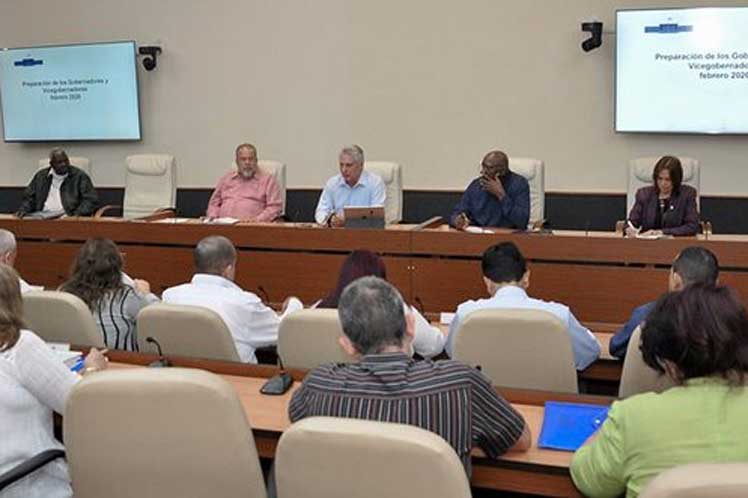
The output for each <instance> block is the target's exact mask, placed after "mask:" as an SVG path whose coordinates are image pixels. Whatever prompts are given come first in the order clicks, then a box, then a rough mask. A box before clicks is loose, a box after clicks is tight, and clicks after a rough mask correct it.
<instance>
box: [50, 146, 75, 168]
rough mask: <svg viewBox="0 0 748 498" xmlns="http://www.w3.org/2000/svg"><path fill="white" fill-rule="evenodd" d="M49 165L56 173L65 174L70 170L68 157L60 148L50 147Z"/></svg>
mask: <svg viewBox="0 0 748 498" xmlns="http://www.w3.org/2000/svg"><path fill="white" fill-rule="evenodd" d="M49 165H50V166H52V169H53V170H54V171H55V173H57V174H58V175H65V174H67V172H68V171H69V170H70V159H68V155H67V154H66V153H65V151H64V150H62V149H59V148H58V149H52V152H50V153H49Z"/></svg>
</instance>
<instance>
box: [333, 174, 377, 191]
mask: <svg viewBox="0 0 748 498" xmlns="http://www.w3.org/2000/svg"><path fill="white" fill-rule="evenodd" d="M369 174H370V173H369V172H368V171H362V172H361V176H359V177H358V181H357V182H356V184H355V185H354V186H353V187H351V186H350V185H348V184H347V183H346V182H345V180H344V179H343V175H341V174H340V173H338V183H337V186H338V187H347V188H349V189H351V190H353V189H354V188H359V187H368V186H369Z"/></svg>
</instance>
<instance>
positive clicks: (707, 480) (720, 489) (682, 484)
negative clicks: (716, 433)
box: [639, 463, 748, 498]
mask: <svg viewBox="0 0 748 498" xmlns="http://www.w3.org/2000/svg"><path fill="white" fill-rule="evenodd" d="M746 496H748V463H694V464H689V465H682V466H679V467H675V468H673V469H670V470H666V471H665V472H663V473H662V474H660V475H659V476H657V477H655V478H654V479H652V481H651V482H650V483H649V485H648V486H647V487H646V488H644V491H643V492H642V493H641V494H640V495H639V498H745V497H746Z"/></svg>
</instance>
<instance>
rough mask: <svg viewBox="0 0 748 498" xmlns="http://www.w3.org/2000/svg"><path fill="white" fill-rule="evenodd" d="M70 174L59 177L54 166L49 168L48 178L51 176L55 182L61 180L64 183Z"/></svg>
mask: <svg viewBox="0 0 748 498" xmlns="http://www.w3.org/2000/svg"><path fill="white" fill-rule="evenodd" d="M69 174H70V173H65V174H64V175H58V174H57V173H55V170H54V168H53V167H52V166H50V167H49V174H48V175H47V176H51V177H52V179H53V180H60V181H62V180H64V179H65V178H67V177H68V175H69Z"/></svg>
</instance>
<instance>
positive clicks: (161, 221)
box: [153, 218, 191, 223]
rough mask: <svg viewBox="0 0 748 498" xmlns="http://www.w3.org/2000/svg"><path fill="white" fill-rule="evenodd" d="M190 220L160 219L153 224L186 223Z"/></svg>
mask: <svg viewBox="0 0 748 498" xmlns="http://www.w3.org/2000/svg"><path fill="white" fill-rule="evenodd" d="M190 219H191V218H162V219H160V220H156V221H154V222H153V223H187V222H189V221H190Z"/></svg>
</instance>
